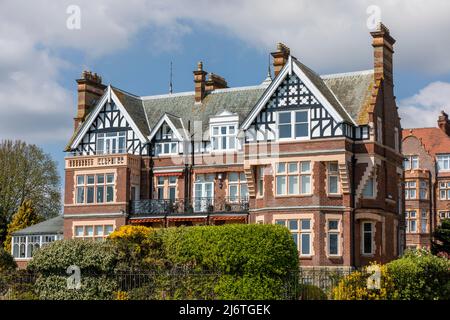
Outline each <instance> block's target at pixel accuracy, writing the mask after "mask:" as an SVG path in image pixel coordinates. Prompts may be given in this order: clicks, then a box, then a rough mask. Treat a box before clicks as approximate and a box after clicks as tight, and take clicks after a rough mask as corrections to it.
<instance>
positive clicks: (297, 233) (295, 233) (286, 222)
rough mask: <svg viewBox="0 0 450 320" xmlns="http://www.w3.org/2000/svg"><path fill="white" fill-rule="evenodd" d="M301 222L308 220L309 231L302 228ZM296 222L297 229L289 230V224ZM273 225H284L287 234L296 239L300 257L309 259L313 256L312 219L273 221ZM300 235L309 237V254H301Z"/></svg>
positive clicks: (301, 238)
mask: <svg viewBox="0 0 450 320" xmlns="http://www.w3.org/2000/svg"><path fill="white" fill-rule="evenodd" d="M302 220H309V229H303V228H302ZM290 221H296V222H297V229H291V227H290V224H289V222H290ZM274 223H275V224H280V225H284V226H285V227H286V228H288V229H289V232H290V233H291V234H292V235H293V236H295V237H296V239H297V250H298V253H299V256H300V257H311V256H313V252H314V249H313V228H312V226H313V219H312V218H309V217H308V218H307V217H305V218H296V219H275V222H274ZM302 235H309V253H303V251H302V241H303V237H302Z"/></svg>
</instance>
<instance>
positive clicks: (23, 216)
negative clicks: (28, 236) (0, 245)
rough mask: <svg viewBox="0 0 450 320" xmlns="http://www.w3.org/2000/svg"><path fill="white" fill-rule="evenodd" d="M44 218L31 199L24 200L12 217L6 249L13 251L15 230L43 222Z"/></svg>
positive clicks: (5, 243)
mask: <svg viewBox="0 0 450 320" xmlns="http://www.w3.org/2000/svg"><path fill="white" fill-rule="evenodd" d="M42 220H43V219H42V217H41V216H39V215H38V214H37V213H36V210H35V209H34V206H33V203H32V201H31V200H27V201H24V203H22V205H21V206H20V207H19V210H18V211H17V212H16V213H15V214H14V216H13V217H12V220H11V223H10V224H8V229H7V235H6V240H5V242H4V247H5V250H6V251H8V252H11V239H12V234H13V232H15V231H18V230H21V229H24V228H26V227H29V226H32V225H33V224H36V223H39V222H41V221H42Z"/></svg>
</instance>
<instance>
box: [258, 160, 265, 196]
mask: <svg viewBox="0 0 450 320" xmlns="http://www.w3.org/2000/svg"><path fill="white" fill-rule="evenodd" d="M264 170H265V166H258V168H257V172H256V175H257V177H256V179H257V188H258V190H257V194H256V195H257V197H258V198H262V197H264Z"/></svg>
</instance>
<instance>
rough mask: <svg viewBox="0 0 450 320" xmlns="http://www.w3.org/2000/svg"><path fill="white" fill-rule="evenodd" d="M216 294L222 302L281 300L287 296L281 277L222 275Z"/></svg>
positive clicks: (216, 287) (215, 290)
mask: <svg viewBox="0 0 450 320" xmlns="http://www.w3.org/2000/svg"><path fill="white" fill-rule="evenodd" d="M214 292H215V294H216V297H215V298H216V299H222V300H280V299H287V298H289V297H288V296H287V295H286V290H285V282H284V281H283V279H282V278H280V277H273V276H272V277H270V276H266V275H258V274H255V275H252V274H244V275H222V276H221V277H220V279H219V282H218V284H217V285H216V286H215V289H214Z"/></svg>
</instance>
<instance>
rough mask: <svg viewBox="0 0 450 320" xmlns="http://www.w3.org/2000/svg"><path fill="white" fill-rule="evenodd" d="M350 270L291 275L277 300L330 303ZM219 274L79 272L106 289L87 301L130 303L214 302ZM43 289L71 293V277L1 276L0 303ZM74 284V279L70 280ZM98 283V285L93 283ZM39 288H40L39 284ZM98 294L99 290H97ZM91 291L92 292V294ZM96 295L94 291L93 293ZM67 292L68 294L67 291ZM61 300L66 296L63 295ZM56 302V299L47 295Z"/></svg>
mask: <svg viewBox="0 0 450 320" xmlns="http://www.w3.org/2000/svg"><path fill="white" fill-rule="evenodd" d="M351 272H352V270H350V269H335V270H333V269H323V268H320V269H318V268H308V269H306V268H305V269H301V270H300V271H295V272H290V273H288V274H287V275H285V276H284V277H282V278H278V280H279V281H282V283H283V285H282V288H281V292H280V293H279V294H278V296H277V298H278V299H283V300H292V299H300V300H323V299H330V298H331V293H332V289H333V288H334V287H335V286H336V285H337V284H338V282H339V280H340V279H342V277H344V276H346V275H348V274H350V273H351ZM221 276H222V274H221V273H219V272H204V271H202V272H198V271H192V270H187V269H186V270H182V269H181V270H170V271H163V272H162V271H158V272H128V271H126V272H114V273H110V274H104V273H101V274H98V273H97V274H94V273H86V272H82V273H81V276H80V282H81V283H88V284H89V285H90V286H91V287H92V286H93V287H98V288H100V287H108V286H109V288H110V289H109V291H108V292H110V293H109V294H108V295H107V296H104V295H103V296H95V294H94V295H93V296H89V297H88V299H91V298H92V299H119V300H120V299H129V300H165V299H183V300H184V299H187V300H213V299H216V298H217V295H216V291H215V286H216V285H217V284H218V282H219V280H220V277H221ZM45 277H47V280H45V281H50V282H47V283H46V284H45V285H44V287H46V288H48V287H51V288H54V290H60V291H65V290H72V291H71V292H74V293H76V291H74V290H76V288H75V287H76V283H73V284H75V286H74V287H72V288H69V287H66V284H67V285H68V284H69V280H70V279H69V278H71V276H69V275H67V274H65V273H60V274H56V275H55V274H51V275H39V274H35V273H30V272H22V271H20V272H16V273H13V274H8V275H1V274H0V300H5V299H7V300H22V299H26V300H28V299H39V297H40V294H39V288H38V287H39V285H38V282H39V281H42V279H45ZM72 280H75V281H76V279H72ZM96 281H97V282H96ZM41 286H42V284H41ZM95 289H97V288H95ZM98 290H100V289H98ZM91 291H92V290H91ZM94 291H95V290H94ZM67 292H68V291H67ZM62 296H65V297H66V295H65V294H64V293H63V294H62ZM50 297H51V298H55V299H58V297H59V296H58V295H57V294H56V293H55V294H54V295H52V294H50ZM67 297H68V299H77V296H76V295H67Z"/></svg>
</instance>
